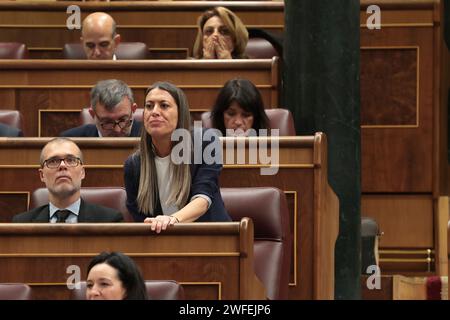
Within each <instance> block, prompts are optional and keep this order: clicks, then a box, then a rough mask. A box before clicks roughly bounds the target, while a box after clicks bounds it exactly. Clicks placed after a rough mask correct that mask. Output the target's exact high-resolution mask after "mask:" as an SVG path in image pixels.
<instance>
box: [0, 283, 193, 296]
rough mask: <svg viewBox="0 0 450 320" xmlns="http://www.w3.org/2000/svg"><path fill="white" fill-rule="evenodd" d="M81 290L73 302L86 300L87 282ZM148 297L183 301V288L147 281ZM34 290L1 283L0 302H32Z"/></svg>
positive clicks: (73, 291)
mask: <svg viewBox="0 0 450 320" xmlns="http://www.w3.org/2000/svg"><path fill="white" fill-rule="evenodd" d="M79 285H80V288H79V289H72V299H73V300H85V299H86V282H84V281H82V282H80V283H79ZM145 287H146V289H147V293H148V296H149V297H150V299H152V300H183V299H184V290H183V287H182V286H181V285H180V284H179V283H177V282H176V281H172V280H166V281H162V280H147V281H145ZM32 299H33V289H32V288H31V287H30V286H29V285H27V284H24V283H0V300H32Z"/></svg>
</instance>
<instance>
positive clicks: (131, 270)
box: [87, 252, 148, 300]
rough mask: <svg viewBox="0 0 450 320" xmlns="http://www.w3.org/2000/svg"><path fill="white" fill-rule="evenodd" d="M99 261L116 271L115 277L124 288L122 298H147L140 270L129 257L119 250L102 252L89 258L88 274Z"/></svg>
mask: <svg viewBox="0 0 450 320" xmlns="http://www.w3.org/2000/svg"><path fill="white" fill-rule="evenodd" d="M101 263H105V264H107V265H109V266H111V267H112V268H114V269H115V270H116V271H117V277H118V278H119V280H120V281H121V282H122V286H123V287H124V288H125V290H126V295H125V297H124V300H147V299H148V295H147V290H146V288H145V282H144V280H143V278H142V274H141V271H140V270H139V268H138V266H137V265H136V263H135V262H134V261H133V260H132V259H131V258H130V257H128V256H126V255H124V254H123V253H120V252H102V253H100V254H99V255H98V256H96V257H94V258H93V259H92V260H91V262H90V263H89V266H88V269H87V274H88V275H89V272H90V271H91V269H92V268H93V267H94V266H96V265H98V264H101Z"/></svg>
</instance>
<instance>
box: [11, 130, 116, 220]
mask: <svg viewBox="0 0 450 320" xmlns="http://www.w3.org/2000/svg"><path fill="white" fill-rule="evenodd" d="M40 164H41V168H40V169H39V175H40V178H41V181H42V182H44V183H45V185H46V187H47V189H48V192H49V193H48V198H49V204H47V205H44V206H41V207H38V208H35V209H32V210H30V211H27V212H23V213H19V214H17V215H15V216H14V217H13V222H51V223H55V222H68V223H76V222H119V221H122V220H123V216H122V214H121V213H120V212H118V211H116V210H113V209H110V208H106V207H102V206H98V205H94V204H90V203H87V202H86V201H84V200H83V199H81V197H80V189H81V181H82V180H83V179H84V177H85V171H84V166H83V155H82V153H81V150H80V149H79V148H78V146H77V145H76V144H75V143H74V142H73V141H71V140H69V139H66V138H55V139H53V140H51V141H49V142H48V143H47V144H46V145H45V146H44V148H43V149H42V152H41V157H40Z"/></svg>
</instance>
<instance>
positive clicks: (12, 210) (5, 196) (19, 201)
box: [0, 191, 30, 223]
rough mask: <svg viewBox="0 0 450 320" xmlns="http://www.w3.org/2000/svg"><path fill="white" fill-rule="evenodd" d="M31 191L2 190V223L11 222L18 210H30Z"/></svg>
mask: <svg viewBox="0 0 450 320" xmlns="http://www.w3.org/2000/svg"><path fill="white" fill-rule="evenodd" d="M29 198H30V192H28V191H24V192H17V191H16V192H7V191H1V192H0V208H2V209H1V214H0V223H2V222H11V220H12V217H13V216H14V215H15V214H17V213H18V212H23V211H27V210H28V202H29Z"/></svg>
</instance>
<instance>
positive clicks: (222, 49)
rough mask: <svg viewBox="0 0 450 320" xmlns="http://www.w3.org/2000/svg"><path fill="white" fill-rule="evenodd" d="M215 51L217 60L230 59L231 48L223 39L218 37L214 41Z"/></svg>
mask: <svg viewBox="0 0 450 320" xmlns="http://www.w3.org/2000/svg"><path fill="white" fill-rule="evenodd" d="M215 50H216V55H217V58H218V59H232V58H233V57H232V56H231V51H232V50H231V48H230V45H229V43H228V42H227V41H226V40H225V38H224V37H218V38H217V40H216V41H215Z"/></svg>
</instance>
